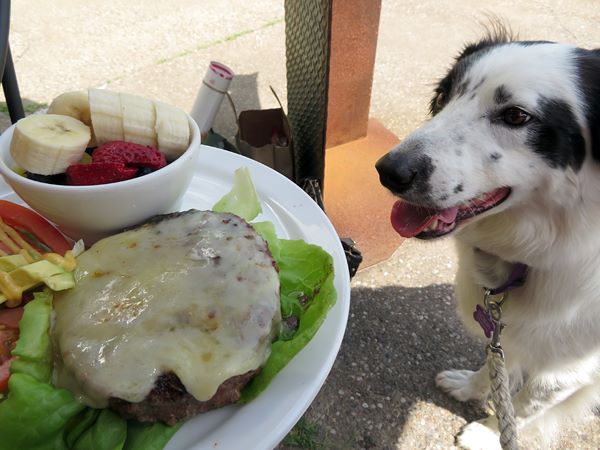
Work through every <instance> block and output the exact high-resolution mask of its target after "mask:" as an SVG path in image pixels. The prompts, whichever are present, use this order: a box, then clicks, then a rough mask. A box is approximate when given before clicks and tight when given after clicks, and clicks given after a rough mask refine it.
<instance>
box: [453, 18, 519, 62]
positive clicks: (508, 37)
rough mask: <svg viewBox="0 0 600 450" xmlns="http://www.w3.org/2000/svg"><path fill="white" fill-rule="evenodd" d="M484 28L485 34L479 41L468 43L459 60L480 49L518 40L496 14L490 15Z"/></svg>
mask: <svg viewBox="0 0 600 450" xmlns="http://www.w3.org/2000/svg"><path fill="white" fill-rule="evenodd" d="M483 29H484V36H483V37H482V38H481V39H480V40H479V41H477V42H473V43H470V44H467V45H466V46H465V47H464V48H463V50H462V52H460V54H459V55H458V57H457V58H456V60H457V61H458V60H460V59H463V58H466V57H467V56H469V55H472V54H473V53H476V52H478V51H480V50H484V49H486V48H489V47H493V46H495V45H498V44H505V43H507V42H513V41H515V40H517V35H516V34H515V33H514V32H513V31H512V30H511V29H510V27H509V26H508V25H507V24H506V23H504V22H503V21H502V19H500V18H499V17H496V16H488V17H487V21H486V23H484V26H483Z"/></svg>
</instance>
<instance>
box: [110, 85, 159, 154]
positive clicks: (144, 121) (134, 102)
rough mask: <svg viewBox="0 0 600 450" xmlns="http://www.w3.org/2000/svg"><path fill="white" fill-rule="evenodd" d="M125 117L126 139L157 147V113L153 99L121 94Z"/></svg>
mask: <svg viewBox="0 0 600 450" xmlns="http://www.w3.org/2000/svg"><path fill="white" fill-rule="evenodd" d="M119 95H120V97H121V114H122V117H123V137H124V139H125V140H126V141H129V142H133V143H135V144H140V145H151V146H152V147H156V144H157V140H156V131H155V130H154V123H155V121H156V113H155V112H154V105H153V104H152V101H151V100H148V99H147V98H144V97H138V96H137V95H131V94H119Z"/></svg>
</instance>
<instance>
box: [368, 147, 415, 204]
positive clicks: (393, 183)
mask: <svg viewBox="0 0 600 450" xmlns="http://www.w3.org/2000/svg"><path fill="white" fill-rule="evenodd" d="M375 168H376V169H377V172H379V181H380V182H381V184H383V185H384V186H385V187H386V188H388V189H389V190H390V191H392V192H394V193H396V194H402V193H404V192H406V191H407V190H409V189H410V188H411V186H412V185H413V183H414V182H415V180H416V178H417V177H418V176H419V160H418V159H417V158H415V157H414V156H411V155H407V154H403V153H391V152H390V153H388V154H387V155H385V156H383V157H382V158H380V159H379V161H377V163H376V164H375Z"/></svg>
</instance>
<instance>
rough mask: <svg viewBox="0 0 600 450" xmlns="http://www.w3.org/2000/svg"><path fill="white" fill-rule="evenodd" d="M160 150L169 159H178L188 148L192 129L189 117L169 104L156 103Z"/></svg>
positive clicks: (157, 133) (156, 125)
mask: <svg viewBox="0 0 600 450" xmlns="http://www.w3.org/2000/svg"><path fill="white" fill-rule="evenodd" d="M154 110H155V112H156V123H155V124H154V127H155V130H156V135H157V139H158V149H159V150H160V151H161V152H163V153H164V154H165V156H166V157H167V159H169V160H172V159H175V158H177V157H178V156H179V155H181V153H183V152H184V151H185V149H186V148H187V146H188V141H189V133H190V127H189V125H188V120H187V116H186V115H185V114H184V113H183V111H181V110H180V109H178V108H175V107H174V106H171V105H169V104H167V103H163V102H159V101H155V102H154Z"/></svg>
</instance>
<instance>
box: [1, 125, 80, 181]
mask: <svg viewBox="0 0 600 450" xmlns="http://www.w3.org/2000/svg"><path fill="white" fill-rule="evenodd" d="M89 141H90V129H89V128H88V127H87V126H86V125H85V124H84V123H82V122H81V121H79V120H77V119H74V118H73V117H69V116H62V115H58V114H34V115H31V116H28V117H25V118H24V119H21V120H19V121H18V122H17V124H16V126H15V130H14V133H13V137H12V141H11V143H10V154H11V156H12V158H13V159H14V160H15V162H16V163H17V164H18V165H19V166H21V167H22V168H23V169H25V170H27V171H29V172H32V173H37V174H41V175H54V174H57V173H63V172H64V171H65V170H66V169H67V167H69V166H70V165H71V164H75V163H77V162H78V161H79V160H80V159H81V157H82V155H83V153H84V152H85V148H86V147H87V145H88V143H89Z"/></svg>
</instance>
